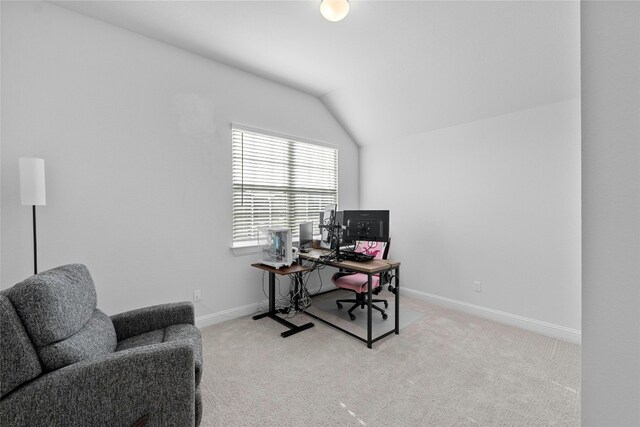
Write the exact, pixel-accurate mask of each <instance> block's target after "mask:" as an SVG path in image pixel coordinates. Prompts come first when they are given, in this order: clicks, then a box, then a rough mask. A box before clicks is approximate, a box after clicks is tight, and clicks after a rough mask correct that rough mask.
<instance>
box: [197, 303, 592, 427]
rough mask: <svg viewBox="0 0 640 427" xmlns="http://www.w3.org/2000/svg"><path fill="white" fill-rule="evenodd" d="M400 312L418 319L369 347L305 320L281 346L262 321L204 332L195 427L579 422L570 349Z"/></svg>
mask: <svg viewBox="0 0 640 427" xmlns="http://www.w3.org/2000/svg"><path fill="white" fill-rule="evenodd" d="M401 306H405V307H408V308H411V309H412V310H416V311H419V312H421V313H424V317H422V318H421V319H419V320H417V321H415V322H413V323H411V324H409V325H408V326H406V327H405V328H403V329H401V331H400V335H391V336H389V337H387V338H385V339H383V340H381V341H379V342H377V343H375V344H374V347H373V349H371V350H370V349H367V347H366V345H365V344H364V343H362V342H360V341H357V340H355V339H353V338H351V337H349V336H347V335H345V334H342V333H340V332H339V331H336V330H334V329H332V328H330V327H328V326H325V325H323V324H321V323H320V322H317V321H314V323H315V325H316V326H315V327H314V328H311V329H308V330H306V331H304V332H301V333H299V334H297V335H294V336H292V337H289V338H286V339H284V338H281V337H280V332H282V331H284V330H285V328H284V327H283V326H282V325H280V324H279V323H277V322H274V321H273V320H270V319H261V320H258V321H254V320H252V319H251V317H243V318H239V319H234V320H230V321H227V322H223V323H220V324H217V325H214V326H210V327H208V328H204V329H203V330H202V335H203V345H204V372H203V377H202V383H201V387H202V398H203V405H204V414H203V420H202V425H203V426H225V427H228V426H364V425H366V426H493V425H500V426H521V425H522V426H524V425H527V426H543V425H560V426H577V425H579V424H580V347H579V346H578V345H575V344H571V343H567V342H564V341H560V340H556V339H553V338H548V337H545V336H542V335H538V334H534V333H531V332H527V331H524V330H520V329H517V328H513V327H509V326H505V325H502V324H499V323H495V322H491V321H488V320H484V319H481V318H478V317H475V316H471V315H467V314H464V313H460V312H457V311H453V310H448V309H444V308H441V307H437V306H433V305H429V304H427V303H424V302H422V301H417V300H413V299H409V298H404V297H403V298H402V299H401ZM401 315H402V314H401ZM293 321H294V323H302V322H304V323H306V322H308V321H313V319H311V318H310V317H308V316H304V315H301V316H297V317H296V318H294V319H293Z"/></svg>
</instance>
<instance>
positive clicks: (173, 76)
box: [1, 2, 358, 316]
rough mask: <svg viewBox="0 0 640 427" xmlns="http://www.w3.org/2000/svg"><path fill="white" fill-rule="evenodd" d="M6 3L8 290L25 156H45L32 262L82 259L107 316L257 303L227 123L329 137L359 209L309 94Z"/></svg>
mask: <svg viewBox="0 0 640 427" xmlns="http://www.w3.org/2000/svg"><path fill="white" fill-rule="evenodd" d="M1 7H2V146H1V149H2V152H1V154H2V164H1V165H2V199H1V200H2V224H1V227H2V228H1V232H2V243H1V258H2V259H1V267H2V272H1V286H2V287H3V288H6V287H9V286H12V285H13V284H15V283H17V282H18V281H20V280H22V279H24V278H26V277H27V276H29V275H30V274H31V273H32V265H33V264H32V263H33V254H32V246H31V238H32V237H31V228H30V227H31V211H30V207H27V206H21V205H20V199H19V182H18V158H19V157H21V156H27V157H29V156H33V157H42V158H44V159H45V164H46V177H47V202H48V205H47V206H44V207H41V208H39V210H38V213H39V217H38V227H39V233H38V236H39V239H38V246H39V267H40V270H44V269H48V268H51V267H54V266H57V265H61V264H65V263H70V262H81V263H85V264H86V265H87V266H88V267H89V269H90V271H91V272H92V274H93V277H94V280H95V282H96V286H97V290H98V304H99V306H100V307H101V308H102V309H103V310H105V311H106V312H107V313H115V312H119V311H121V310H126V309H132V308H136V307H141V306H146V305H150V304H154V303H162V302H168V301H178V300H191V299H192V291H193V290H194V289H201V290H202V302H201V303H198V304H196V315H197V316H203V315H208V314H211V313H216V312H220V311H222V310H228V309H232V308H234V307H239V306H243V305H248V304H253V303H256V302H257V301H261V300H264V299H265V297H264V295H263V293H262V287H261V279H262V274H261V273H260V272H259V271H258V270H256V269H253V268H251V267H250V266H249V264H250V262H251V261H253V257H252V256H234V255H233V254H232V252H231V250H230V249H229V244H230V242H231V239H232V237H231V200H232V188H231V131H230V123H231V122H234V123H241V124H245V125H249V126H252V127H256V128H262V129H267V130H272V131H276V132H280V133H284V134H288V135H293V136H299V137H303V138H307V139H311V140H318V141H323V142H326V143H331V144H335V145H337V146H339V149H340V152H339V164H340V171H339V172H340V178H341V179H340V182H339V197H340V199H339V203H340V205H341V206H342V207H345V208H349V207H350V208H357V200H358V170H357V162H358V149H357V146H356V145H355V144H354V143H353V142H352V141H351V140H350V138H349V137H348V136H347V135H346V133H345V132H344V131H343V129H342V128H341V127H340V126H339V125H338V124H337V123H336V121H335V120H334V119H333V118H332V116H331V115H330V114H329V113H328V111H327V110H326V108H325V107H324V106H323V105H322V104H321V102H320V101H319V100H318V99H317V98H315V97H312V96H309V95H306V94H304V93H301V92H298V91H296V90H292V89H289V88H286V87H284V86H281V85H278V84H275V83H272V82H269V81H267V80H264V79H261V78H258V77H255V76H253V75H250V74H247V73H243V72H240V71H238V70H235V69H233V68H229V67H226V66H224V65H221V64H218V63H215V62H211V61H209V60H205V59H203V58H201V57H198V56H196V55H193V54H191V53H188V52H186V51H182V50H179V49H176V48H174V47H172V46H169V45H165V44H162V43H159V42H157V41H154V40H151V39H148V38H145V37H142V36H139V35H136V34H134V33H131V32H128V31H125V30H122V29H120V28H117V27H114V26H110V25H107V24H103V23H101V22H99V21H95V20H93V19H90V18H87V17H84V16H82V15H78V14H75V13H73V12H69V11H67V10H65V9H62V8H59V7H57V6H54V5H51V4H47V3H20V4H18V3H11V2H2V6H1Z"/></svg>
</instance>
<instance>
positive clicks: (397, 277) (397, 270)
mask: <svg viewBox="0 0 640 427" xmlns="http://www.w3.org/2000/svg"><path fill="white" fill-rule="evenodd" d="M399 333H400V267H396V335H397V334H399Z"/></svg>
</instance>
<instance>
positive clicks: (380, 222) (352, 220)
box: [343, 210, 389, 244]
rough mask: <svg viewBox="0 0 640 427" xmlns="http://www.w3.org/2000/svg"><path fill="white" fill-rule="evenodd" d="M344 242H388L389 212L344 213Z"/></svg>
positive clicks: (360, 211)
mask: <svg viewBox="0 0 640 427" xmlns="http://www.w3.org/2000/svg"><path fill="white" fill-rule="evenodd" d="M343 223H344V227H345V228H344V233H343V240H344V242H345V243H347V244H351V243H354V242H355V241H357V240H363V241H369V242H386V241H388V240H389V211H365V210H359V211H344V214H343Z"/></svg>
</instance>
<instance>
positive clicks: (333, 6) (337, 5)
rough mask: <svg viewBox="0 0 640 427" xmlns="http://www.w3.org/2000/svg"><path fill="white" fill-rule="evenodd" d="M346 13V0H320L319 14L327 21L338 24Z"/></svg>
mask: <svg viewBox="0 0 640 427" xmlns="http://www.w3.org/2000/svg"><path fill="white" fill-rule="evenodd" d="M348 13H349V2H348V1H347V0H322V2H321V3H320V14H322V16H324V19H326V20H327V21H331V22H338V21H340V20H342V19H344V17H345V16H347V14H348Z"/></svg>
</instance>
